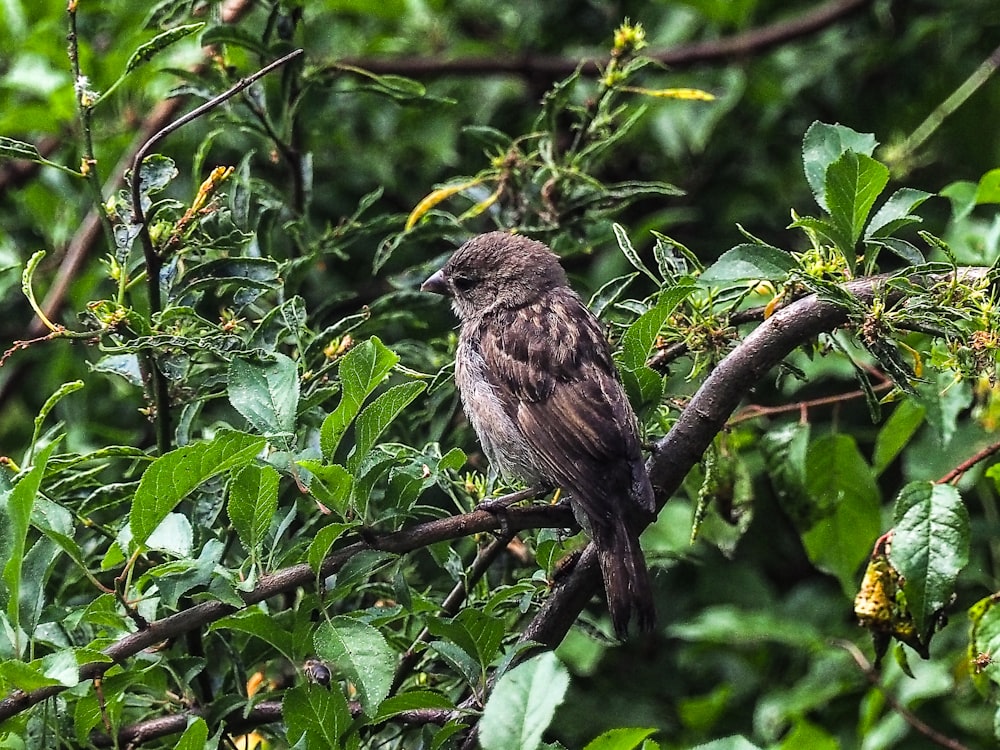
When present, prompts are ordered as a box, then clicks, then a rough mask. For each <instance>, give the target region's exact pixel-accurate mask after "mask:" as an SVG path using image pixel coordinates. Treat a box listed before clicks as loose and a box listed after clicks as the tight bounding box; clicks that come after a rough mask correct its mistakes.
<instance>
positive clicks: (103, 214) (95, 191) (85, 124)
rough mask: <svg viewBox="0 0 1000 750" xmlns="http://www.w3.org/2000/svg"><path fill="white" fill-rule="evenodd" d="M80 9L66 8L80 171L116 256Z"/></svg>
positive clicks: (72, 3)
mask: <svg viewBox="0 0 1000 750" xmlns="http://www.w3.org/2000/svg"><path fill="white" fill-rule="evenodd" d="M76 6H77V0H69V4H68V5H67V6H66V14H67V16H68V18H69V34H68V35H67V37H66V39H67V42H68V48H67V52H68V54H69V62H70V66H71V68H72V70H73V90H74V92H75V95H76V96H75V98H76V106H77V111H78V114H79V116H80V134H81V135H82V136H83V163H82V164H81V165H80V170H81V173H82V174H83V177H84V179H85V180H86V181H87V187H88V189H89V190H90V192H91V196H92V198H93V200H94V208H95V209H96V211H97V214H98V218H99V219H100V221H101V226H102V228H103V229H104V236H105V237H106V238H107V241H108V248H109V250H110V251H111V252H112V253H114V251H115V242H114V236H115V235H114V229H113V228H112V226H111V219H109V218H108V213H107V211H105V210H104V195H103V193H102V187H101V176H100V172H99V170H98V168H97V159H96V158H95V156H94V136H93V131H92V127H91V120H92V115H93V104H94V102H92V101H88V97H89V96H90V94H89V93H88V92H87V90H86V88H87V87H86V85H85V84H84V80H85V78H84V76H83V74H82V72H81V71H80V46H79V39H78V36H77V31H76Z"/></svg>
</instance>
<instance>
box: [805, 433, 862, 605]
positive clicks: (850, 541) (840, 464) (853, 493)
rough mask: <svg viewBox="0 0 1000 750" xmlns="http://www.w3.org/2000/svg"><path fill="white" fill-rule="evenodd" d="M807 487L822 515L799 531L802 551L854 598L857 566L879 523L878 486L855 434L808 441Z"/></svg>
mask: <svg viewBox="0 0 1000 750" xmlns="http://www.w3.org/2000/svg"><path fill="white" fill-rule="evenodd" d="M806 491H807V493H808V496H809V498H810V500H812V502H813V503H814V504H815V505H816V506H817V507H818V508H819V509H820V510H821V512H822V514H823V517H821V518H820V519H819V520H817V521H816V522H815V523H814V525H813V526H812V528H810V529H809V530H808V531H806V532H805V533H804V534H803V535H802V542H803V544H804V546H805V549H806V553H807V554H808V555H809V559H810V560H811V561H812V562H813V564H814V565H816V567H818V568H819V569H820V570H823V571H825V572H827V573H831V574H832V575H834V576H836V577H837V579H838V580H839V581H840V584H841V586H842V587H843V589H844V592H845V593H847V595H848V596H850V597H853V596H854V589H855V586H856V574H857V571H858V568H859V566H860V565H861V564H862V562H864V560H865V559H866V558H867V557H868V555H869V553H870V552H871V547H872V544H873V543H874V542H875V539H877V538H878V535H879V531H880V524H881V516H880V513H879V491H878V486H877V485H876V484H875V479H874V476H873V472H872V470H871V467H869V466H868V464H867V463H866V462H865V460H864V458H863V457H862V456H861V452H860V451H859V450H858V446H857V444H856V443H855V441H854V438H852V437H851V436H849V435H842V434H833V435H825V436H823V437H821V438H819V439H817V440H816V441H814V442H813V444H812V445H810V446H809V451H808V454H807V457H806Z"/></svg>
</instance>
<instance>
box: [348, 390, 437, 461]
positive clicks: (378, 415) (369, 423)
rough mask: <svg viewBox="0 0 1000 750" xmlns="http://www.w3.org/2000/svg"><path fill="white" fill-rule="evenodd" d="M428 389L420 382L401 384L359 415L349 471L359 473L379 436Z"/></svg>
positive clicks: (349, 458) (349, 459) (381, 396)
mask: <svg viewBox="0 0 1000 750" xmlns="http://www.w3.org/2000/svg"><path fill="white" fill-rule="evenodd" d="M426 387H427V386H426V384H425V383H421V382H419V381H413V382H410V383H400V384H399V385H395V386H393V387H392V388H390V389H389V390H387V391H386V392H385V393H383V394H382V395H380V396H379V397H378V398H377V399H375V400H374V401H373V402H372V403H371V404H369V405H368V406H367V407H365V409H364V411H362V412H361V414H360V415H358V421H357V424H356V425H355V434H356V440H355V445H354V449H353V450H352V451H351V455H350V456H349V457H348V459H347V468H348V469H350V470H351V471H352V472H354V471H357V469H358V467H359V466H360V465H361V462H362V461H363V460H364V459H365V458H366V457H367V456H368V454H369V453H370V452H371V449H372V448H373V447H374V446H375V442H376V441H377V440H378V439H379V436H380V435H381V434H382V433H383V432H384V431H385V429H386V428H387V427H388V426H389V425H390V424H392V422H393V420H394V419H396V417H398V416H399V414H400V412H402V411H403V409H405V408H406V407H407V406H408V405H409V404H410V402H411V401H413V399H415V398H416V397H417V396H419V395H420V393H421V392H423V390H424V388H426Z"/></svg>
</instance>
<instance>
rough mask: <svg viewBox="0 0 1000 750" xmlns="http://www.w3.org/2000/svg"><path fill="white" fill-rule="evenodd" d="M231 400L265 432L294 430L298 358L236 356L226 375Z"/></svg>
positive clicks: (259, 429)
mask: <svg viewBox="0 0 1000 750" xmlns="http://www.w3.org/2000/svg"><path fill="white" fill-rule="evenodd" d="M227 380H228V383H227V391H228V394H229V403H231V404H232V405H233V408H234V409H236V411H238V412H239V413H240V414H242V415H243V416H244V417H245V418H246V420H247V421H248V422H249V423H250V425H251V426H252V427H253V428H254V429H255V430H257V431H258V432H262V433H264V434H275V433H279V434H290V433H293V432H294V430H295V413H296V409H298V405H299V373H298V367H297V366H296V364H295V361H294V360H292V359H290V358H289V357H286V356H285V355H284V354H275V355H274V361H272V362H263V363H257V362H249V361H247V360H245V359H239V358H236V359H233V361H232V362H231V363H230V364H229V373H228V376H227Z"/></svg>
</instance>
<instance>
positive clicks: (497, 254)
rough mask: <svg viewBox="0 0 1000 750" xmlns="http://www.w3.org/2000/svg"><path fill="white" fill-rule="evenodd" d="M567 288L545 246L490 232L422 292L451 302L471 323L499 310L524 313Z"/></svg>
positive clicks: (458, 255)
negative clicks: (522, 309) (542, 298)
mask: <svg viewBox="0 0 1000 750" xmlns="http://www.w3.org/2000/svg"><path fill="white" fill-rule="evenodd" d="M566 285H567V281H566V273H565V272H564V271H563V269H562V266H560V265H559V257H558V256H557V255H556V254H555V253H553V252H552V251H551V250H549V249H548V248H547V247H546V246H545V245H544V244H542V243H541V242H538V241H536V240H532V239H529V238H527V237H522V236H520V235H516V234H508V233H507V232H489V233H488V234H481V235H479V236H478V237H473V238H472V239H471V240H469V241H468V242H466V243H465V244H464V245H462V246H461V247H460V248H459V249H458V250H456V251H455V254H454V255H452V256H451V258H450V259H449V260H448V262H447V263H445V264H444V266H443V267H442V268H441V269H440V270H439V271H437V272H436V273H434V274H433V275H432V276H431V277H430V278H428V279H427V281H425V282H424V283H423V284H422V285H421V287H420V289H421V290H422V291H425V292H433V293H435V294H442V295H444V296H446V297H451V300H452V307H453V308H454V309H455V313H456V315H458V317H459V318H461V319H462V320H468V319H469V318H473V317H475V316H477V315H481V314H482V313H484V312H486V311H487V310H490V309H493V308H496V307H507V308H516V307H521V306H523V305H526V304H529V303H531V302H533V301H534V300H536V299H538V298H539V297H540V296H542V295H544V294H546V293H548V292H549V291H551V290H552V289H555V288H557V287H560V286H566Z"/></svg>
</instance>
